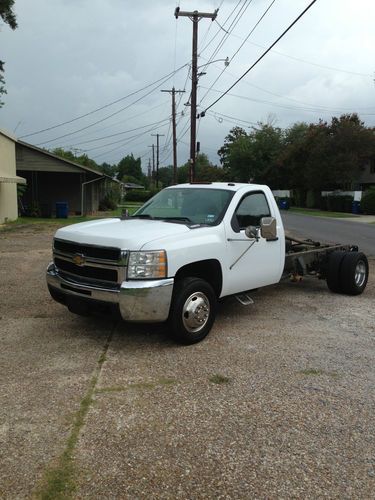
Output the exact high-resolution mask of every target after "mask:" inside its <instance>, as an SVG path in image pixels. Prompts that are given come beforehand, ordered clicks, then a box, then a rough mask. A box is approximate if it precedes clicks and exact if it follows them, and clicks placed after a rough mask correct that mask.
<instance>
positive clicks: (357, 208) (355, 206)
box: [352, 201, 361, 214]
mask: <svg viewBox="0 0 375 500" xmlns="http://www.w3.org/2000/svg"><path fill="white" fill-rule="evenodd" d="M360 213H361V202H360V201H353V203H352V214H360Z"/></svg>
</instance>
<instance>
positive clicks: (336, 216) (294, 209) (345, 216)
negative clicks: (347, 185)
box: [289, 207, 357, 219]
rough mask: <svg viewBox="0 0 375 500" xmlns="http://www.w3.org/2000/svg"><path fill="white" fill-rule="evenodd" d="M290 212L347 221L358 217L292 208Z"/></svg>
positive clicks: (341, 213) (342, 213)
mask: <svg viewBox="0 0 375 500" xmlns="http://www.w3.org/2000/svg"><path fill="white" fill-rule="evenodd" d="M289 212H292V213H296V214H301V215H313V216H315V217H333V218H335V219H347V218H355V217H357V216H356V215H353V214H349V213H344V212H326V211H323V210H315V209H309V208H298V207H291V208H290V209H289Z"/></svg>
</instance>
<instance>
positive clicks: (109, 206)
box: [99, 194, 117, 212]
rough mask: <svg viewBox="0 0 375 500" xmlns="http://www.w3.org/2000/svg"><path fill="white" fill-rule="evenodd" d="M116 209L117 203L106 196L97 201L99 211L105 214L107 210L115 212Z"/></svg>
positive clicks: (109, 196)
mask: <svg viewBox="0 0 375 500" xmlns="http://www.w3.org/2000/svg"><path fill="white" fill-rule="evenodd" d="M116 208H117V203H116V201H115V200H114V198H113V197H112V196H111V195H109V194H106V195H105V196H104V198H102V199H101V200H100V201H99V210H100V211H102V212H105V211H107V210H115V209H116Z"/></svg>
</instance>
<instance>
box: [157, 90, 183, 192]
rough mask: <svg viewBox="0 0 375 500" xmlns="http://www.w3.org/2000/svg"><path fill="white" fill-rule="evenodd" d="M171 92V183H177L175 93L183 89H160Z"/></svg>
mask: <svg viewBox="0 0 375 500" xmlns="http://www.w3.org/2000/svg"><path fill="white" fill-rule="evenodd" d="M162 92H168V93H169V94H172V131H173V184H177V137H176V94H183V93H184V92H185V90H176V89H175V88H174V87H172V90H162Z"/></svg>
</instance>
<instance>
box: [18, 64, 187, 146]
mask: <svg viewBox="0 0 375 500" xmlns="http://www.w3.org/2000/svg"><path fill="white" fill-rule="evenodd" d="M185 66H187V64H184V65H183V66H180V67H179V68H178V69H177V70H174V71H172V72H171V73H169V74H168V75H166V76H163V77H162V78H159V79H158V80H156V81H154V82H152V83H150V84H148V85H146V86H145V87H142V88H141V89H139V90H136V91H134V92H131V93H130V94H127V95H126V96H124V97H120V98H119V99H116V100H115V101H112V102H110V103H108V104H104V105H103V106H101V107H100V108H96V109H93V110H92V111H89V112H87V113H85V114H83V115H80V116H76V117H75V118H72V119H70V120H67V121H65V122H61V123H58V124H56V125H52V126H50V127H47V128H45V129H42V130H37V131H36V132H32V133H30V134H25V135H21V136H20V139H25V138H26V137H31V136H33V135H37V134H41V133H42V132H47V131H49V130H53V129H55V128H58V127H62V126H63V125H68V124H69V123H73V122H75V121H77V120H81V119H82V118H85V117H86V116H90V115H92V114H94V113H97V112H98V111H101V110H102V109H105V108H109V107H110V106H113V105H114V104H117V103H118V102H121V101H123V100H125V99H128V98H129V97H132V96H133V95H135V94H138V93H139V92H142V91H143V90H146V89H148V88H149V87H152V86H153V85H155V84H156V83H158V82H160V81H161V80H164V79H165V78H167V77H168V78H170V77H171V76H172V75H174V74H175V73H177V72H178V71H180V70H181V69H182V68H184V67H185ZM163 83H164V82H163ZM41 144H45V143H41Z"/></svg>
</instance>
